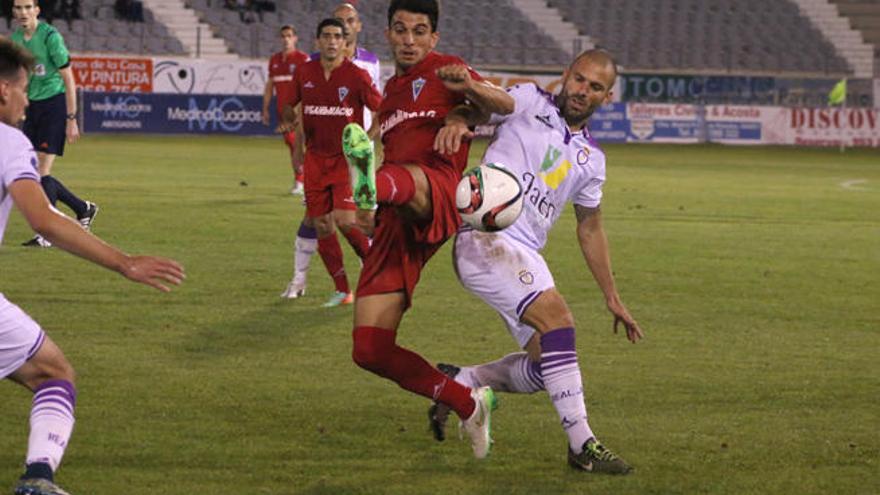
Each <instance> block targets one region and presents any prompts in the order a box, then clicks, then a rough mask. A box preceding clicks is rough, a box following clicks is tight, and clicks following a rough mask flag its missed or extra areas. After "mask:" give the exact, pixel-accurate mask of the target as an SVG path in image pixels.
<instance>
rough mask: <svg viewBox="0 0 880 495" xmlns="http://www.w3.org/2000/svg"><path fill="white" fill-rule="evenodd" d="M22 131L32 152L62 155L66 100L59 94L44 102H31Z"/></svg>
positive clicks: (65, 127)
mask: <svg viewBox="0 0 880 495" xmlns="http://www.w3.org/2000/svg"><path fill="white" fill-rule="evenodd" d="M22 131H24V134H25V135H26V136H27V137H28V139H30V140H31V144H33V145H34V150H35V151H38V152H42V153H48V154H50V155H58V156H62V155H64V141H65V139H66V137H67V136H66V133H67V100H66V99H65V97H64V93H59V94H57V95H55V96H53V97H51V98H47V99H45V100H38V101H31V102H30V103H29V104H28V108H27V113H26V114H25V121H24V126H23V127H22Z"/></svg>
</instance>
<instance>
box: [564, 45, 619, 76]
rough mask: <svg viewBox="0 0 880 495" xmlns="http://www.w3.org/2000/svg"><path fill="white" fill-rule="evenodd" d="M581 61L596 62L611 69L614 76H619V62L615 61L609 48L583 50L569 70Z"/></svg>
mask: <svg viewBox="0 0 880 495" xmlns="http://www.w3.org/2000/svg"><path fill="white" fill-rule="evenodd" d="M581 63H589V64H595V65H597V66H600V67H604V68H606V69H610V71H611V73H612V74H614V78H615V79H616V78H617V62H615V61H614V57H612V56H611V53H609V52H608V50H604V49H602V48H592V49H590V50H584V51H582V52H581V53H580V55H578V56H577V57H575V59H574V61H572V63H571V66H569V70H571V69H572V68H573V67H574V66H576V65H579V64H581Z"/></svg>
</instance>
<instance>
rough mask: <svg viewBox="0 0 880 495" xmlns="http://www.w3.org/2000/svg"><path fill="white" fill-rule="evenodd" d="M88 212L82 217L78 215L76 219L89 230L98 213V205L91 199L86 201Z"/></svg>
mask: <svg viewBox="0 0 880 495" xmlns="http://www.w3.org/2000/svg"><path fill="white" fill-rule="evenodd" d="M86 206H87V208H86V212H85V214H83V216H81V217H76V220H77V221H78V222H79V224H80V225H82V228H84V229H86V231H89V230H91V229H92V222H93V221H94V220H95V217H96V216H97V215H98V205H96V204H95V203H92V202H91V201H86Z"/></svg>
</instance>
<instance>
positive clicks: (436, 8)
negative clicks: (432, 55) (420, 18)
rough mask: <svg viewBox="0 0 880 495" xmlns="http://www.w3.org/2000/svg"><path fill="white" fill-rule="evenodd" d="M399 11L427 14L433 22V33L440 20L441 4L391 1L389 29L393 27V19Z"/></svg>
mask: <svg viewBox="0 0 880 495" xmlns="http://www.w3.org/2000/svg"><path fill="white" fill-rule="evenodd" d="M398 10H405V11H407V12H412V13H414V14H425V15H426V16H428V20H429V21H431V31H436V30H437V20H438V19H439V18H440V2H439V1H438V0H391V5H389V6H388V27H391V19H392V18H393V17H394V14H395V13H396V12H397V11H398Z"/></svg>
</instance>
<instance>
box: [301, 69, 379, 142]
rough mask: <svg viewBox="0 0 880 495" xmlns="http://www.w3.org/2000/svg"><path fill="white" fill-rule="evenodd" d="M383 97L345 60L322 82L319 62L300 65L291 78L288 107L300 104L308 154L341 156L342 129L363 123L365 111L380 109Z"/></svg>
mask: <svg viewBox="0 0 880 495" xmlns="http://www.w3.org/2000/svg"><path fill="white" fill-rule="evenodd" d="M381 101H382V95H380V94H379V91H378V90H377V89H376V87H375V86H373V80H372V79H370V74H369V73H367V71H365V70H363V69H361V68H360V67H358V66H356V65H354V64H353V63H352V62H351V61H350V60H348V59H345V60H343V61H342V65H340V66H339V67H337V68H335V69H333V72H331V73H330V79H324V68H323V67H321V61H320V60H312V61H310V62H307V63H306V64H305V65H302V66H301V67H300V68H299V70H297V71H296V73H294V75H293V93H292V97H291V100H290V103H291V105H296V104H297V103H299V102H302V116H303V130H304V131H305V135H306V148H307V149H308V152H309V153H317V154H319V155H322V156H334V155H341V154H342V128H343V127H345V126H346V125H347V124H349V123H351V122H357V123H359V124H361V125H363V123H364V107H367V108H369V109H370V110H376V109H377V108H379V103H380V102H381Z"/></svg>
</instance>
